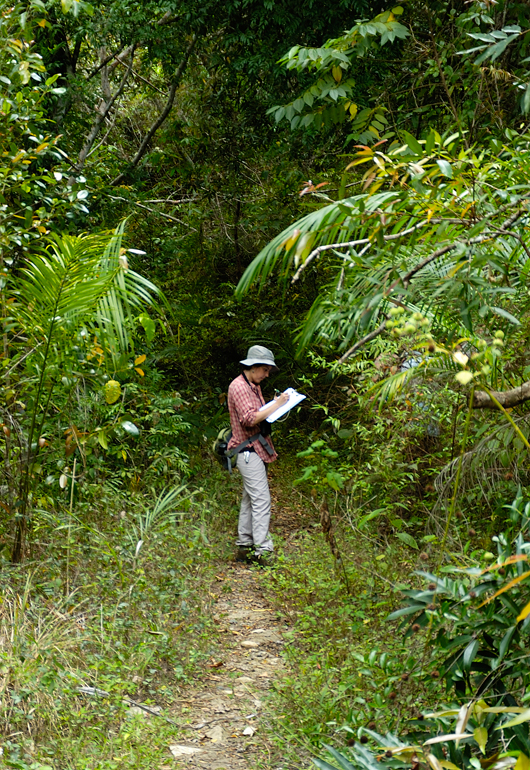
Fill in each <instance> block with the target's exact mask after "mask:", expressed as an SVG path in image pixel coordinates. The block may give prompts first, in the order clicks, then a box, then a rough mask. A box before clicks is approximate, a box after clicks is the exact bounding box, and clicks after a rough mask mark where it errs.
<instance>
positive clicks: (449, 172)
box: [436, 158, 453, 179]
mask: <svg viewBox="0 0 530 770" xmlns="http://www.w3.org/2000/svg"><path fill="white" fill-rule="evenodd" d="M436 165H437V166H438V168H439V169H440V171H441V172H442V174H443V175H444V176H446V177H448V178H449V179H452V177H453V169H452V167H451V164H450V163H449V161H447V160H441V159H440V158H438V159H437V161H436Z"/></svg>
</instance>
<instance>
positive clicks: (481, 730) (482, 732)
mask: <svg viewBox="0 0 530 770" xmlns="http://www.w3.org/2000/svg"><path fill="white" fill-rule="evenodd" d="M473 737H474V739H475V740H476V742H477V743H478V745H479V749H480V750H481V752H482V753H483V754H485V753H486V743H487V742H488V731H487V730H486V728H485V727H476V728H475V729H474V730H473Z"/></svg>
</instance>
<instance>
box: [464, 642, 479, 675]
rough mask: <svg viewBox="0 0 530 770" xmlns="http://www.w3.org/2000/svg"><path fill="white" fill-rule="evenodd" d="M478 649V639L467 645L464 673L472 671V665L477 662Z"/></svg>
mask: <svg viewBox="0 0 530 770" xmlns="http://www.w3.org/2000/svg"><path fill="white" fill-rule="evenodd" d="M478 648H479V641H478V639H473V641H472V642H470V643H469V644H468V645H467V647H466V649H465V650H464V653H463V656H462V668H463V670H464V671H470V669H471V664H472V663H473V661H474V660H475V657H476V654H477V652H478Z"/></svg>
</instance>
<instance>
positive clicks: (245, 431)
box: [228, 374, 278, 463]
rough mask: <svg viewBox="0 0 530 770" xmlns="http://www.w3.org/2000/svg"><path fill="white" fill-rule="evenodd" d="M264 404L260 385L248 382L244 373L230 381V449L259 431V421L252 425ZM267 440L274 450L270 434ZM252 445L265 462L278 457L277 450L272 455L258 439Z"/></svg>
mask: <svg viewBox="0 0 530 770" xmlns="http://www.w3.org/2000/svg"><path fill="white" fill-rule="evenodd" d="M263 404H264V401H263V396H262V395H261V388H260V386H259V385H255V384H254V383H252V382H247V380H246V379H245V378H244V377H243V375H242V374H240V375H239V377H236V378H235V380H233V381H232V382H231V383H230V387H229V388H228V411H229V412H230V425H231V427H232V438H231V439H230V442H229V444H228V449H233V448H234V447H236V446H237V445H238V444H241V443H242V442H243V441H245V439H247V438H250V437H251V436H255V435H256V433H259V423H258V424H257V425H252V421H253V420H254V418H255V416H256V412H258V411H259V409H260V407H261V406H263ZM265 441H268V442H269V444H270V445H271V448H272V449H273V450H274V447H273V446H272V441H271V440H270V437H269V436H267V437H266V439H265ZM249 446H250V445H249ZM252 446H253V447H254V449H255V450H256V454H257V455H258V456H259V457H261V459H262V460H263V462H265V463H270V462H272V461H273V460H276V458H277V457H278V455H277V454H276V452H274V453H273V454H271V455H270V454H269V453H268V452H267V450H266V449H265V447H264V446H263V445H262V444H261V442H260V441H258V440H257V439H256V441H253V442H252Z"/></svg>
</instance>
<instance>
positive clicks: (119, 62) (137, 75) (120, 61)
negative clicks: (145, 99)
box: [116, 57, 165, 96]
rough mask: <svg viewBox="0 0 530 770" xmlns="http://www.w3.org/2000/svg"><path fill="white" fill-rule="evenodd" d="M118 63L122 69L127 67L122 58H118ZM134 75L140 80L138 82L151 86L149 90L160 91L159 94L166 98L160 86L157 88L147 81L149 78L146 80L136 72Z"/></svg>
mask: <svg viewBox="0 0 530 770" xmlns="http://www.w3.org/2000/svg"><path fill="white" fill-rule="evenodd" d="M116 62H117V64H121V66H122V67H126V66H127V65H126V64H125V62H124V61H122V60H121V58H120V57H116ZM132 74H133V75H134V77H135V78H138V80H142V81H143V82H144V83H145V84H146V85H148V86H149V88H152V89H154V90H155V91H158V93H159V94H162V96H165V93H164V91H162V89H161V88H158V86H155V85H154V84H153V83H151V81H150V80H147V78H144V77H143V75H140V74H139V73H138V72H136V70H132Z"/></svg>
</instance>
